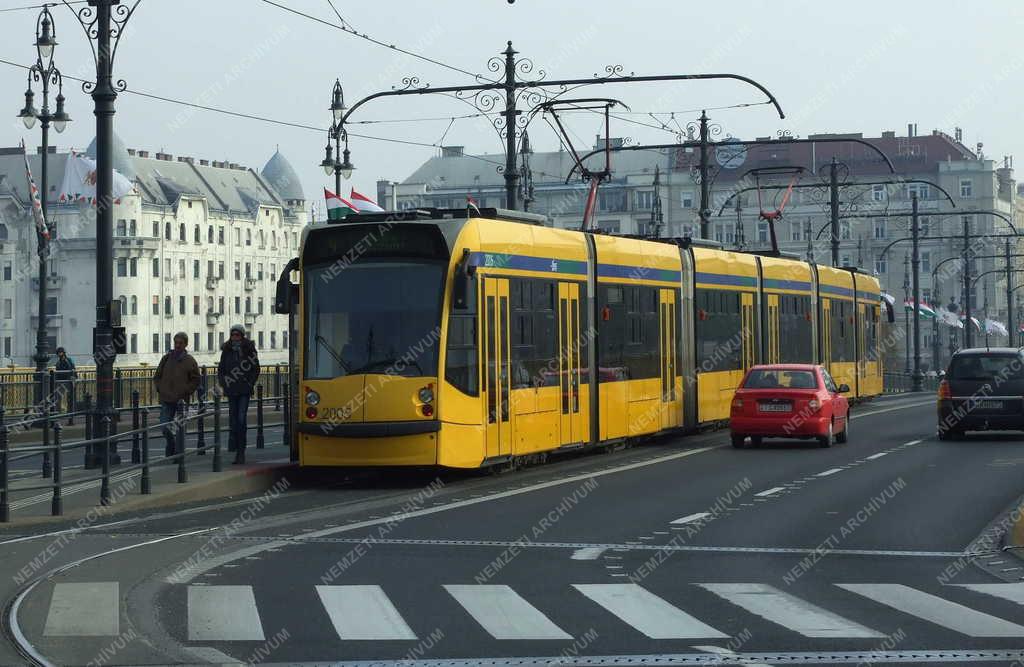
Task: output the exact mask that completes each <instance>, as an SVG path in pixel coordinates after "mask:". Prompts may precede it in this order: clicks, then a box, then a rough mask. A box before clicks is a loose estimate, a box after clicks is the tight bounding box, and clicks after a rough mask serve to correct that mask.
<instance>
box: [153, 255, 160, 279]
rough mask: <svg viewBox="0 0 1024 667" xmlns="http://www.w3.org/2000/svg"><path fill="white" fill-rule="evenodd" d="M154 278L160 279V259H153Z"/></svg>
mask: <svg viewBox="0 0 1024 667" xmlns="http://www.w3.org/2000/svg"><path fill="white" fill-rule="evenodd" d="M153 277H154V278H159V277H160V258H159V257H154V258H153Z"/></svg>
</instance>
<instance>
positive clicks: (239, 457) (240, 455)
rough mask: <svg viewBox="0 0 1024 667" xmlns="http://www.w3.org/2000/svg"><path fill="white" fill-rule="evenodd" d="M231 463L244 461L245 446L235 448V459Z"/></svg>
mask: <svg viewBox="0 0 1024 667" xmlns="http://www.w3.org/2000/svg"><path fill="white" fill-rule="evenodd" d="M232 463H245V447H239V448H238V449H236V450H235V460H234V461H233V462H232Z"/></svg>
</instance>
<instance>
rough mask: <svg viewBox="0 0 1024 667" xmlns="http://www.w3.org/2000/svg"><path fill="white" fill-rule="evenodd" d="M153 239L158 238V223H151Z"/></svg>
mask: <svg viewBox="0 0 1024 667" xmlns="http://www.w3.org/2000/svg"><path fill="white" fill-rule="evenodd" d="M153 238H155V239H158V238H160V223H159V222H154V223H153Z"/></svg>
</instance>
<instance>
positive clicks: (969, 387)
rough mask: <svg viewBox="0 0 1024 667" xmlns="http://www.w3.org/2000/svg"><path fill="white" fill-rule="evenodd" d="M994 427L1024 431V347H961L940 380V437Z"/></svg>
mask: <svg viewBox="0 0 1024 667" xmlns="http://www.w3.org/2000/svg"><path fill="white" fill-rule="evenodd" d="M990 429H993V430H1014V431H1019V430H1024V348H1022V349H1017V348H1014V347H992V348H971V349H967V350H960V351H959V352H957V353H955V354H954V355H953V358H952V359H950V361H949V368H947V369H946V375H945V378H944V379H943V380H942V382H940V383H939V395H938V434H939V440H950V439H953V438H958V437H960V436H962V435H964V434H965V433H966V432H967V431H987V430H990Z"/></svg>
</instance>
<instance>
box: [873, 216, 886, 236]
mask: <svg viewBox="0 0 1024 667" xmlns="http://www.w3.org/2000/svg"><path fill="white" fill-rule="evenodd" d="M885 236H886V234H885V220H884V219H882V220H875V238H876V239H884V238H885Z"/></svg>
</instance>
